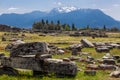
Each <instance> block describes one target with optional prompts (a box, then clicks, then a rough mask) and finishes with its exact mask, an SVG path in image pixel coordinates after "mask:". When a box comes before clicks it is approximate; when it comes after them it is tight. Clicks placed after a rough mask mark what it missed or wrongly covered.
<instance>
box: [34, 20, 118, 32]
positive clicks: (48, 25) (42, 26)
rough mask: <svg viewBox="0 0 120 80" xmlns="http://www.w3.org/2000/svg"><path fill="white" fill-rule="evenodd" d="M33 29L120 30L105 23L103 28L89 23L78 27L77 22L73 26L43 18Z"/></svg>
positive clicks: (35, 23)
mask: <svg viewBox="0 0 120 80" xmlns="http://www.w3.org/2000/svg"><path fill="white" fill-rule="evenodd" d="M32 29H35V30H40V31H47V30H56V31H76V30H102V31H113V32H115V31H120V30H119V29H118V28H117V27H112V28H107V27H106V26H105V25H103V27H102V28H98V27H95V28H92V27H90V26H89V25H87V26H86V27H84V28H80V29H78V28H77V27H76V26H75V24H74V23H73V24H72V25H71V26H70V25H69V24H61V23H60V21H59V20H58V21H57V22H56V23H54V22H53V21H50V22H49V21H48V20H44V19H42V20H41V21H38V22H34V23H33V26H32Z"/></svg>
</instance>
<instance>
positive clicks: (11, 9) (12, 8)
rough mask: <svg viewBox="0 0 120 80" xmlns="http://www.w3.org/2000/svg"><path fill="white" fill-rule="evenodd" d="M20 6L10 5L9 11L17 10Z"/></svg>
mask: <svg viewBox="0 0 120 80" xmlns="http://www.w3.org/2000/svg"><path fill="white" fill-rule="evenodd" d="M17 9H18V8H15V7H10V8H8V11H14V10H17Z"/></svg>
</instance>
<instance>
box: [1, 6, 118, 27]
mask: <svg viewBox="0 0 120 80" xmlns="http://www.w3.org/2000/svg"><path fill="white" fill-rule="evenodd" d="M41 19H45V20H49V21H51V20H52V21H54V22H56V21H57V20H60V22H61V23H62V24H64V23H66V24H70V25H71V24H73V23H74V24H75V25H76V26H77V27H85V26H86V25H89V26H91V27H103V25H106V26H107V27H113V26H115V27H118V28H120V21H117V20H115V19H113V18H112V17H110V16H108V15H106V14H105V13H103V12H102V11H101V10H99V9H79V8H76V7H60V8H54V9H52V10H51V11H50V12H41V11H33V12H31V13H25V14H15V13H11V14H2V15H1V16H0V24H7V25H11V26H17V27H22V28H30V27H31V26H32V24H33V23H34V22H36V21H40V20H41Z"/></svg>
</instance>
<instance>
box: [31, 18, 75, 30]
mask: <svg viewBox="0 0 120 80" xmlns="http://www.w3.org/2000/svg"><path fill="white" fill-rule="evenodd" d="M32 28H33V29H37V30H41V31H46V30H62V31H70V30H77V28H76V26H75V25H74V24H72V26H70V25H69V24H61V23H60V21H59V20H58V21H57V23H54V22H53V21H50V22H49V21H48V20H43V19H42V20H41V21H39V22H34V24H33V26H32Z"/></svg>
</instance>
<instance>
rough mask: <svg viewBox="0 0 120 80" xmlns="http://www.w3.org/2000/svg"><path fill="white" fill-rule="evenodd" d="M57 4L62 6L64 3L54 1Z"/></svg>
mask: <svg viewBox="0 0 120 80" xmlns="http://www.w3.org/2000/svg"><path fill="white" fill-rule="evenodd" d="M54 4H55V5H58V6H61V5H62V3H61V2H54Z"/></svg>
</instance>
